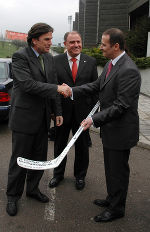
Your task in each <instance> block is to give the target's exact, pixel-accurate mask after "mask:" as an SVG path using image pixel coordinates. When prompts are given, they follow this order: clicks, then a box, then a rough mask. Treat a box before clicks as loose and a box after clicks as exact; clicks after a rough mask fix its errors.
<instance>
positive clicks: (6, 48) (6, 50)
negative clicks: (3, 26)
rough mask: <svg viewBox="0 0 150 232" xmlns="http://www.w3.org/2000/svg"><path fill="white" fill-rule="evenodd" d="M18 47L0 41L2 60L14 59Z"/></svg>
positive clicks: (0, 56)
mask: <svg viewBox="0 0 150 232" xmlns="http://www.w3.org/2000/svg"><path fill="white" fill-rule="evenodd" d="M16 50H17V47H16V46H15V45H14V44H12V43H11V42H6V41H0V58H6V57H12V54H13V53H14V52H15V51H16Z"/></svg>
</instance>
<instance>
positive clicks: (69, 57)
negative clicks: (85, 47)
mask: <svg viewBox="0 0 150 232" xmlns="http://www.w3.org/2000/svg"><path fill="white" fill-rule="evenodd" d="M80 55H81V54H79V55H77V56H76V57H75V58H76V59H77V60H78V61H80ZM67 57H68V61H70V60H71V59H72V57H71V56H70V55H69V53H68V51H67Z"/></svg>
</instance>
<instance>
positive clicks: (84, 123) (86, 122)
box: [81, 118, 93, 130]
mask: <svg viewBox="0 0 150 232" xmlns="http://www.w3.org/2000/svg"><path fill="white" fill-rule="evenodd" d="M92 124H93V121H92V119H91V118H87V119H84V120H83V121H82V122H81V126H83V130H87V129H89V128H90V126H91V125H92Z"/></svg>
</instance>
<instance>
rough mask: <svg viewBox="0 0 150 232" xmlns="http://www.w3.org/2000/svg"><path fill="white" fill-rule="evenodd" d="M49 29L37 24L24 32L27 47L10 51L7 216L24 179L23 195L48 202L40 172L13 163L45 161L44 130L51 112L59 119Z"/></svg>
mask: <svg viewBox="0 0 150 232" xmlns="http://www.w3.org/2000/svg"><path fill="white" fill-rule="evenodd" d="M52 33H53V28H52V27H51V26H49V25H47V24H45V23H37V24H35V25H33V26H32V27H31V29H30V30H29V32H28V38H27V40H28V47H26V48H23V49H21V50H19V51H17V52H15V53H14V54H13V57H12V71H13V91H12V99H11V110H10V120H9V127H10V128H11V130H12V156H11V160H10V164H9V171H8V184H7V198H8V203H7V208H6V211H7V213H8V214H9V215H10V216H14V215H16V214H17V202H18V200H19V199H20V198H21V196H22V193H23V190H24V185H25V179H26V196H27V197H30V198H34V199H36V200H38V201H40V202H42V203H46V202H48V201H49V199H48V197H47V196H46V195H44V194H43V193H41V192H40V190H39V182H40V180H41V178H42V175H43V171H42V170H39V171H37V170H36V171H35V170H34V171H33V170H26V169H23V168H21V167H19V166H18V165H17V157H18V156H22V157H24V158H27V159H32V160H41V161H45V160H46V159H47V145H48V129H49V127H50V117H51V114H52V113H54V114H55V116H56V125H57V126H60V125H61V124H62V122H63V118H62V116H61V115H62V111H61V105H60V99H59V96H58V89H60V87H59V88H58V86H57V76H56V71H55V67H54V62H53V57H52V56H51V55H50V53H49V49H50V46H51V44H52Z"/></svg>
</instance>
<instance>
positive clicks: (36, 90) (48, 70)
mask: <svg viewBox="0 0 150 232" xmlns="http://www.w3.org/2000/svg"><path fill="white" fill-rule="evenodd" d="M43 61H44V66H45V69H44V71H43V70H42V67H41V64H40V62H39V60H38V58H37V57H36V55H35V53H34V52H33V50H32V49H31V47H27V48H24V49H22V50H19V51H17V52H16V53H14V54H13V57H12V71H13V91H12V99H11V110H10V120H9V126H10V128H11V129H12V130H14V131H18V132H22V133H29V134H33V133H36V132H37V131H38V129H39V127H40V126H41V124H42V123H43V120H45V123H46V125H47V128H49V126H50V114H51V113H54V111H55V114H56V115H61V104H60V100H59V96H58V94H57V85H56V84H57V76H56V71H55V67H54V63H53V57H52V56H51V55H50V54H49V53H46V54H43ZM45 115H46V116H45ZM44 117H45V118H44Z"/></svg>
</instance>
